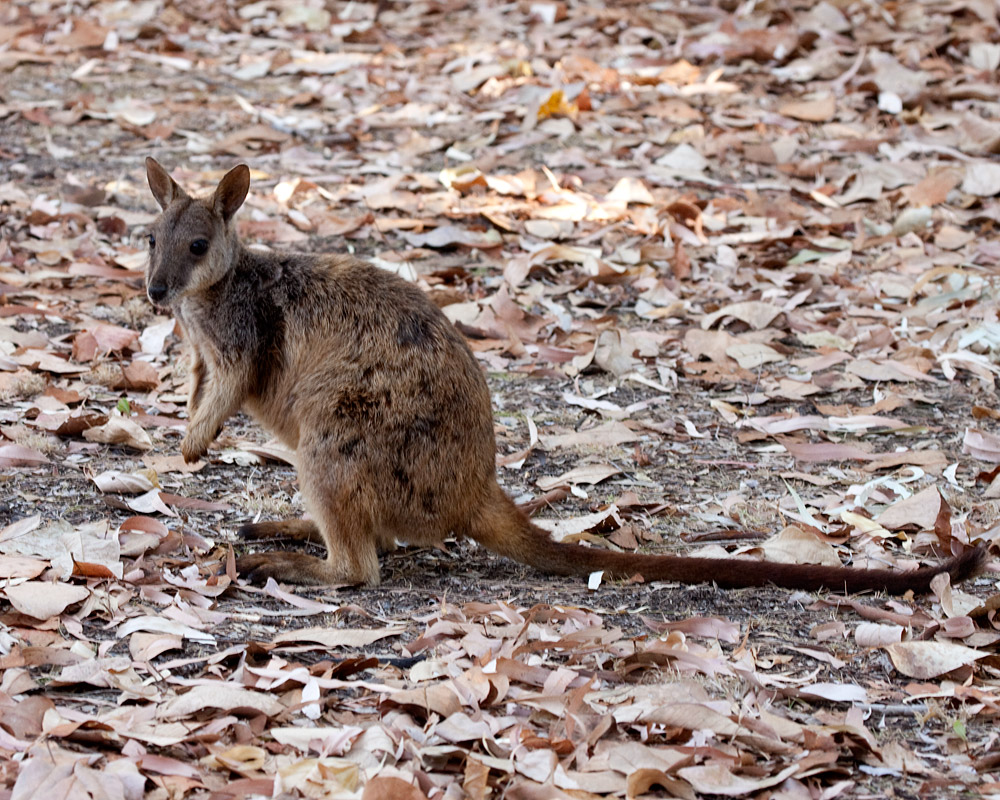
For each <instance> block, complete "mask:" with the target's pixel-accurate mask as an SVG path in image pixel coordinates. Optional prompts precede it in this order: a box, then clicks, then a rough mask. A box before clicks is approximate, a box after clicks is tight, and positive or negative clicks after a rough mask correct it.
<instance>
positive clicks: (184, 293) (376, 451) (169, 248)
mask: <svg viewBox="0 0 1000 800" xmlns="http://www.w3.org/2000/svg"><path fill="white" fill-rule="evenodd" d="M146 169H147V177H148V179H149V185H150V188H151V190H152V192H153V195H154V197H155V198H156V200H157V202H158V203H159V204H160V206H161V207H162V208H163V213H162V214H161V215H160V217H159V218H158V219H157V221H156V223H155V224H154V225H153V228H152V235H153V237H155V244H153V239H151V250H150V264H149V270H148V274H147V283H148V287H149V289H148V290H149V295H150V299H152V300H153V302H155V303H157V304H158V305H164V306H169V307H170V308H171V309H173V311H174V313H175V314H176V316H177V318H178V319H179V320H180V322H181V325H182V326H183V328H184V331H185V335H186V336H187V338H188V340H189V342H190V346H191V349H192V351H193V359H194V361H193V369H192V379H191V393H190V400H189V407H188V411H189V415H190V422H189V424H188V430H187V434H186V435H185V437H184V441H183V442H182V444H181V451H182V452H183V454H184V458H185V459H186V460H187V461H195V460H197V459H198V458H199V457H201V456H202V455H204V453H205V452H206V450H207V449H208V446H209V445H210V444H211V443H212V441H213V440H214V439H215V437H216V435H217V434H218V432H219V430H220V429H221V427H222V424H223V423H224V422H225V420H226V419H227V418H228V417H229V416H231V415H232V414H234V413H235V412H236V411H238V410H239V409H241V408H243V409H245V410H247V411H248V412H250V414H251V415H253V417H254V418H256V419H257V420H258V421H259V422H260V423H261V424H262V425H264V427H266V428H268V429H269V430H271V431H272V432H273V433H275V434H276V435H277V436H278V437H279V438H280V439H281V440H282V441H283V442H285V444H287V445H288V446H290V447H293V448H295V449H296V450H297V451H298V460H299V482H300V485H301V489H302V495H303V498H304V499H305V503H306V507H307V509H308V510H309V513H310V515H311V517H312V519H313V520H314V521H313V522H304V521H291V522H285V523H272V522H265V523H260V524H257V525H246V526H244V528H243V529H242V531H241V533H243V534H244V535H246V536H250V537H261V536H268V535H273V534H276V533H282V532H284V533H289V534H291V535H294V536H296V537H298V538H312V539H314V540H321V541H323V542H324V543H325V544H326V548H327V557H326V559H325V560H323V559H319V558H315V557H313V556H309V555H306V554H304V553H291V552H269V553H257V554H253V555H248V556H244V557H242V558H240V559H239V561H238V563H237V567H238V569H239V571H240V572H241V573H243V574H244V575H246V576H247V577H249V578H251V579H255V580H262V579H264V578H266V577H269V576H270V577H273V578H275V579H277V580H283V581H289V582H294V583H311V584H338V583H344V584H353V583H366V584H370V585H372V584H377V583H378V580H379V565H378V551H379V550H380V549H386V548H389V547H391V546H392V545H393V544H394V542H395V540H396V539H400V540H404V541H407V542H410V543H412V544H423V545H430V544H440V543H441V542H443V541H444V539H445V538H446V537H447V536H449V535H450V534H451V533H458V534H464V535H467V536H471V537H472V538H473V539H475V540H476V541H478V542H479V543H480V544H482V545H484V546H485V547H487V548H488V549H490V550H492V551H493V552H495V553H499V554H501V555H505V556H508V557H510V558H513V559H515V560H517V561H520V562H522V563H525V564H530V565H531V566H534V567H537V568H538V569H541V570H543V571H545V572H550V573H555V574H566V575H572V574H587V573H590V572H593V571H597V570H605V571H606V572H607V573H609V574H610V575H611V576H613V577H616V578H628V577H631V576H634V575H641V576H642V577H643V578H644V579H645V580H647V581H649V580H672V581H681V582H684V583H702V582H715V583H717V584H718V585H719V586H724V587H741V586H760V585H763V584H768V583H773V584H777V585H779V586H784V587H788V588H796V589H809V590H815V589H820V588H824V587H825V588H829V589H846V590H847V591H852V592H853V591H861V590H885V591H887V592H891V593H894V594H900V593H903V592H906V591H907V590H910V589H912V590H914V591H916V592H925V591H927V590H928V589H929V585H930V580H931V578H932V577H934V576H935V575H937V574H938V573H941V572H949V573H950V574H951V577H952V579H953V580H954V581H960V580H963V579H965V578H967V577H969V576H970V575H972V574H974V573H975V572H976V571H977V570H978V569H979V568H980V567H981V565H982V562H983V559H984V556H985V552H984V551H983V550H981V549H975V550H969V551H967V552H966V553H964V554H963V555H960V556H958V557H956V558H953V559H951V560H948V561H945V562H943V563H942V564H939V565H938V566H935V567H925V568H923V569H921V570H918V571H916V572H901V571H891V570H859V569H851V568H846V567H822V566H807V565H798V564H774V563H767V562H759V561H749V560H739V559H719V560H714V559H701V558H682V557H674V556H650V555H633V554H626V553H615V552H609V551H604V550H600V549H594V548H589V547H583V546H581V545H571V544H562V543H558V542H555V541H553V540H552V539H551V538H550V536H549V534H548V533H547V532H545V531H543V530H542V529H540V528H538V527H537V526H535V525H533V524H532V523H531V522H530V521H529V520H528V519H527V517H526V516H525V515H524V514H523V513H522V512H521V511H520V510H519V509H518V508H517V506H515V505H514V503H513V501H511V500H510V498H509V497H507V495H506V494H504V492H503V490H502V489H501V488H500V487H499V485H498V484H497V481H496V475H495V471H494V457H495V442H494V438H493V415H492V410H491V405H490V395H489V391H488V389H487V386H486V381H485V379H484V377H483V373H482V371H481V369H480V367H479V365H478V363H477V362H476V359H475V357H474V356H473V354H472V351H471V350H470V349H469V347H468V345H467V344H466V343H465V340H464V339H463V338H462V336H461V335H460V334H459V333H458V331H456V329H455V328H454V326H453V325H451V324H450V323H449V322H448V320H447V319H446V318H445V316H444V315H443V314H442V313H441V312H440V311H439V310H438V309H437V308H436V307H435V306H434V305H433V304H432V303H431V302H430V301H429V300H428V299H427V297H426V296H425V295H424V294H423V293H422V292H421V291H420V290H419V289H417V288H416V287H415V286H413V285H411V284H409V283H407V282H406V281H404V280H402V279H401V278H399V277H396V276H394V275H391V274H390V273H388V272H385V271H383V270H380V269H378V268H376V267H373V266H371V265H369V264H366V263H364V262H362V261H358V260H357V259H354V258H351V257H348V256H339V255H318V256H317V255H306V254H302V253H280V252H277V253H260V252H253V251H250V250H247V249H245V248H244V247H243V246H242V245H241V243H240V241H239V237H238V235H237V233H236V226H235V225H234V224H233V222H232V218H233V215H234V214H235V213H236V210H237V209H238V208H239V207H240V205H242V203H243V201H244V199H245V197H246V194H247V191H248V189H249V185H250V174H249V170H248V169H247V167H246V166H242V165H241V166H239V167H236V168H235V169H234V170H232V171H231V172H229V173H228V174H227V175H226V176H225V177H224V178H223V179H222V181H221V183H220V184H219V186H218V188H217V189H216V191H215V193H214V194H213V195H212V196H211V197H208V198H204V199H198V200H195V199H192V198H191V197H189V196H188V195H187V194H185V193H184V191H183V190H182V189H181V188H180V187H179V186H178V185H177V184H176V183H174V181H173V180H172V179H171V178H170V176H169V175H168V174H167V173H166V171H165V170H164V169H163V168H162V167H161V166H160V165H159V164H158V163H156V161H154V160H153V159H147V160H146ZM202 251H203V252H202Z"/></svg>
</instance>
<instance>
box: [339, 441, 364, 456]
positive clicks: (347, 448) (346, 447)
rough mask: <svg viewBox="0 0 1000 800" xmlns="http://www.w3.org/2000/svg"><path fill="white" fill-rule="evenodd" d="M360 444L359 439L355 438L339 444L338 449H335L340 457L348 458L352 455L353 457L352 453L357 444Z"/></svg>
mask: <svg viewBox="0 0 1000 800" xmlns="http://www.w3.org/2000/svg"><path fill="white" fill-rule="evenodd" d="M360 442H361V439H360V438H358V437H357V436H355V437H354V438H352V439H348V440H347V441H346V442H341V443H340V447H339V448H337V449H338V451H339V452H340V454H341V455H342V456H345V457H346V458H350V457H351V456H352V455H354V451H355V449H356V448H357V446H358V444H360Z"/></svg>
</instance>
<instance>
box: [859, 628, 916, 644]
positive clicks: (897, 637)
mask: <svg viewBox="0 0 1000 800" xmlns="http://www.w3.org/2000/svg"><path fill="white" fill-rule="evenodd" d="M905 635H906V628H904V627H903V626H902V625H880V624H878V623H875V622H862V623H861V624H860V625H858V627H857V628H855V629H854V640H855V641H856V642H857V643H858V645H859V646H861V647H885V646H886V645H890V644H896V643H898V642H901V641H903V636H905Z"/></svg>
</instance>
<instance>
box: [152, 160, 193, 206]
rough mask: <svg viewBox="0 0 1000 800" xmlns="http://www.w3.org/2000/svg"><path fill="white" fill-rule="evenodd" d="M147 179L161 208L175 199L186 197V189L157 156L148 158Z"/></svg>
mask: <svg viewBox="0 0 1000 800" xmlns="http://www.w3.org/2000/svg"><path fill="white" fill-rule="evenodd" d="M146 180H147V181H149V189H150V191H151V192H152V193H153V197H155V198H156V202H157V203H159V204H160V208H164V209H165V208H166V207H167V206H169V205H170V204H171V203H172V202H174V201H175V200H177V199H179V198H181V197H184V190H183V189H182V188H181V187H180V186H178V185H177V183H176V182H175V181H174V179H173V178H171V177H170V174H169V173H168V172H167V171H166V170H165V169H164V168H163V167H161V166H160V164H159V162H158V161H157V160H156V159H155V158H149V157H147V158H146Z"/></svg>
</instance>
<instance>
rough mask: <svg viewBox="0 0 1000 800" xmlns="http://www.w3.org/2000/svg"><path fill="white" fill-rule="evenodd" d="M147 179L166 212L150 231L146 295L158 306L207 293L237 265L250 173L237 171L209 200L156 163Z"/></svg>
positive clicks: (152, 162)
mask: <svg viewBox="0 0 1000 800" xmlns="http://www.w3.org/2000/svg"><path fill="white" fill-rule="evenodd" d="M146 178H147V180H148V181H149V188H150V190H151V191H152V192H153V197H155V198H156V202H157V203H159V204H160V208H162V209H163V213H162V214H160V216H159V217H158V218H157V219H156V222H154V223H153V226H152V227H151V228H150V232H149V268H148V269H147V270H146V292H147V294H148V295H149V299H150V300H152V301H153V303H154V304H155V305H158V306H169V305H172V304H173V303H175V302H176V301H177V300H179V299H180V298H181V297H182V296H183V295H184V294H186V293H189V292H196V291H199V290H202V289H206V288H208V287H209V286H212V285H214V284H215V283H217V282H218V281H219V280H221V279H222V278H223V277H224V276H225V274H226V272H227V271H228V270H229V269H231V268H232V267H233V266H234V260H235V257H236V254H237V252H238V249H239V237H238V236H237V233H236V226H235V224H234V223H233V221H232V220H233V216H234V215H235V214H236V211H237V210H238V209H239V207H240V206H241V205H243V201H244V200H245V199H246V196H247V191H249V189H250V169H249V168H248V167H247V166H246V164H240V165H239V166H238V167H234V168H233V169H231V170H230V171H229V172H227V173H226V175H225V176H224V177H223V178H222V180H221V181H220V182H219V185H218V187H217V188H216V190H215V192H214V193H213V194H212V195H210V196H209V197H203V198H197V199H196V198H192V197H191V196H190V195H188V194H187V193H186V192H185V191H184V190H183V189H182V188H181V187H180V186H178V185H177V183H176V182H175V181H174V179H173V178H171V177H170V175H169V174H168V173H167V171H166V170H165V169H164V168H163V167H162V166H160V164H159V163H157V162H156V160H155V159H152V158H147V159H146Z"/></svg>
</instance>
